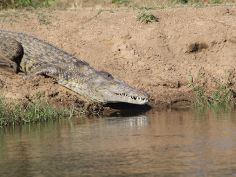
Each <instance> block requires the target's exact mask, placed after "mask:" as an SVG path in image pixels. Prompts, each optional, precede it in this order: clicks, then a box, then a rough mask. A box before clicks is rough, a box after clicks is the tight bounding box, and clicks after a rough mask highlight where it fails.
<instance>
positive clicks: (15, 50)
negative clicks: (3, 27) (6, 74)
mask: <svg viewBox="0 0 236 177" xmlns="http://www.w3.org/2000/svg"><path fill="white" fill-rule="evenodd" d="M23 55H24V50H23V47H22V45H21V43H20V42H18V41H17V40H15V39H13V38H10V37H1V38H0V66H7V67H11V68H13V69H14V71H15V72H16V73H18V72H19V71H20V62H21V59H22V57H23Z"/></svg>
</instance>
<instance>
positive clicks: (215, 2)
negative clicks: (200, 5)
mask: <svg viewBox="0 0 236 177" xmlns="http://www.w3.org/2000/svg"><path fill="white" fill-rule="evenodd" d="M222 2H223V1H222V0H210V4H221V3H222Z"/></svg>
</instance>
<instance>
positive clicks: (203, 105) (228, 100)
mask: <svg viewBox="0 0 236 177" xmlns="http://www.w3.org/2000/svg"><path fill="white" fill-rule="evenodd" d="M190 87H192V88H193V91H194V94H195V99H194V102H193V106H194V107H195V108H197V109H199V108H200V109H206V110H207V109H212V110H215V111H217V110H229V109H232V108H233V107H234V104H235V103H234V100H233V92H232V90H231V88H230V87H229V86H228V85H227V84H225V85H220V86H219V87H218V88H217V89H216V90H215V91H213V92H212V93H211V95H209V96H208V94H207V93H206V91H205V90H204V88H203V87H201V86H197V85H194V84H193V82H191V83H190Z"/></svg>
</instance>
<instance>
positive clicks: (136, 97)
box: [115, 93, 148, 102]
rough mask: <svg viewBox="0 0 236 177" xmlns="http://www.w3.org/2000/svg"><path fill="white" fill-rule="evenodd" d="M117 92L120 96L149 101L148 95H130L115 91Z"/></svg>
mask: <svg viewBox="0 0 236 177" xmlns="http://www.w3.org/2000/svg"><path fill="white" fill-rule="evenodd" d="M115 94H116V95H118V96H122V97H127V98H130V99H132V100H134V101H141V102H148V98H147V97H142V96H134V95H128V94H126V93H115Z"/></svg>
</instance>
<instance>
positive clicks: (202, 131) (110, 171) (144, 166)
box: [0, 111, 236, 177]
mask: <svg viewBox="0 0 236 177" xmlns="http://www.w3.org/2000/svg"><path fill="white" fill-rule="evenodd" d="M235 115H236V114H235V113H232V114H227V115H226V114H225V115H220V116H219V115H218V116H215V115H214V114H211V113H209V114H207V115H206V116H204V117H199V116H196V115H195V114H194V113H192V112H187V111H186V112H158V113H149V114H148V115H140V116H136V117H109V118H104V119H98V120H94V121H84V122H82V123H81V121H79V120H75V121H73V122H69V121H64V122H57V123H48V124H37V125H27V126H23V127H15V128H14V129H13V128H9V129H3V130H0V176H1V177H2V176H3V177H12V176H14V177H18V176H19V177H32V176H35V177H55V176H57V177H65V176H66V177H74V176H76V177H77V176H102V177H106V176H107V177H112V176H116V177H117V176H119V177H121V176H134V177H136V176H142V177H143V176H148V177H149V176H161V177H162V176H166V177H169V176H170V177H171V176H174V177H176V176H181V177H182V176H186V177H195V176H196V177H205V176H207V177H208V176H214V177H215V176H216V177H217V176H219V177H222V176H236V118H235Z"/></svg>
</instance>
